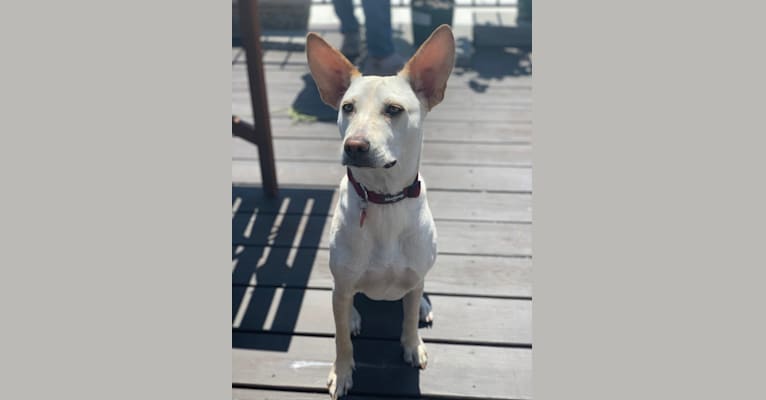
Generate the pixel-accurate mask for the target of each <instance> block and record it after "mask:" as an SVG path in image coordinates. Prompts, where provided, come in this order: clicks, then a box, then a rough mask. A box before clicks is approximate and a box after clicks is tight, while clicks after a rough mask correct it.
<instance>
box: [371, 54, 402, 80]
mask: <svg viewBox="0 0 766 400" xmlns="http://www.w3.org/2000/svg"><path fill="white" fill-rule="evenodd" d="M405 62H407V60H405V59H404V57H402V56H400V55H399V54H396V53H394V54H391V55H390V56H388V57H385V58H375V57H372V56H369V57H367V59H366V60H365V61H364V65H363V66H362V75H381V76H385V75H395V74H396V73H397V72H399V70H401V69H402V68H403V67H404V63H405Z"/></svg>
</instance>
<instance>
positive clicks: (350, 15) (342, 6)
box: [332, 0, 359, 34]
mask: <svg viewBox="0 0 766 400" xmlns="http://www.w3.org/2000/svg"><path fill="white" fill-rule="evenodd" d="M332 5H333V7H334V8H335V15H337V16H338V19H339V20H340V32H341V33H344V34H345V33H354V32H359V21H357V20H356V17H355V16H354V4H353V1H352V0H332Z"/></svg>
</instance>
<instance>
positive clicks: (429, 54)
mask: <svg viewBox="0 0 766 400" xmlns="http://www.w3.org/2000/svg"><path fill="white" fill-rule="evenodd" d="M453 65H455V38H454V37H453V36H452V30H451V29H450V27H449V25H441V26H439V27H438V28H436V30H434V31H433V33H431V36H429V37H428V39H427V40H426V41H425V42H424V43H423V45H421V46H420V48H419V49H418V51H417V52H416V53H415V55H414V56H412V58H410V61H408V62H407V65H405V66H404V69H402V70H401V71H400V72H399V76H401V77H403V78H405V79H408V80H409V82H410V85H411V86H412V90H414V91H415V93H416V94H417V95H418V96H421V97H422V98H423V99H424V100H425V101H426V103H427V104H428V110H429V111H430V110H431V109H432V108H433V107H434V106H436V105H437V104H439V103H441V101H442V99H443V98H444V89H446V87H447V79H448V78H449V75H450V73H451V72H452V66H453Z"/></svg>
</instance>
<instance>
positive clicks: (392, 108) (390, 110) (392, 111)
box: [386, 104, 404, 117]
mask: <svg viewBox="0 0 766 400" xmlns="http://www.w3.org/2000/svg"><path fill="white" fill-rule="evenodd" d="M402 111H404V109H403V108H401V107H399V106H397V105H395V104H389V105H388V106H387V107H386V114H388V115H390V116H392V117H394V116H397V115H399V113H401V112H402Z"/></svg>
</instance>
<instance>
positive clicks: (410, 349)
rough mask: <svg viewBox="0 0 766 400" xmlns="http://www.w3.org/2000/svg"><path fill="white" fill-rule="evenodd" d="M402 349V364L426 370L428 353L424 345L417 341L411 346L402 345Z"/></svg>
mask: <svg viewBox="0 0 766 400" xmlns="http://www.w3.org/2000/svg"><path fill="white" fill-rule="evenodd" d="M402 347H403V348H404V362H406V363H407V364H410V365H412V366H413V367H417V368H420V369H426V365H427V364H428V352H426V345H425V344H424V343H423V341H422V340H420V339H418V340H417V342H415V344H413V345H407V344H405V343H402Z"/></svg>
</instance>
